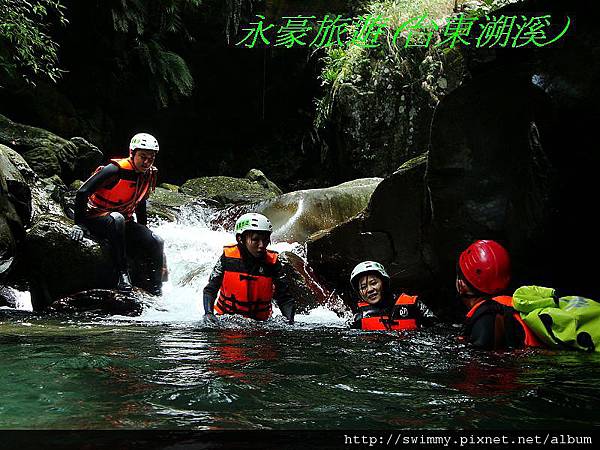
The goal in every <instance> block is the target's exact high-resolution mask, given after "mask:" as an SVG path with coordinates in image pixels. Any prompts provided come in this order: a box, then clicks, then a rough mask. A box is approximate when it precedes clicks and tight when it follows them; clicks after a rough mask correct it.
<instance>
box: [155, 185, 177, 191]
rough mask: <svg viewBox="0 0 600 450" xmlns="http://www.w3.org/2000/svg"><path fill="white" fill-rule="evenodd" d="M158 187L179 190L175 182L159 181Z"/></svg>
mask: <svg viewBox="0 0 600 450" xmlns="http://www.w3.org/2000/svg"><path fill="white" fill-rule="evenodd" d="M158 187H161V188H163V189H166V190H168V191H171V192H179V186H177V185H176V184H171V183H161V184H159V185H158Z"/></svg>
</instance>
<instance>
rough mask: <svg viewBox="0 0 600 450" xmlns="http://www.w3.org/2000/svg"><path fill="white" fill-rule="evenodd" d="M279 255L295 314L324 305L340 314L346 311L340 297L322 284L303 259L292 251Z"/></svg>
mask: <svg viewBox="0 0 600 450" xmlns="http://www.w3.org/2000/svg"><path fill="white" fill-rule="evenodd" d="M279 256H280V261H281V264H282V266H283V272H284V274H285V277H286V281H287V283H288V288H289V290H290V294H291V295H292V297H293V298H294V299H296V313H297V314H307V313H308V312H309V311H310V310H312V309H315V308H317V307H325V308H327V309H329V310H331V311H334V312H335V313H336V314H338V315H340V316H341V315H343V314H344V313H345V312H346V311H347V308H346V307H345V305H344V303H343V302H342V301H341V300H340V298H339V297H338V296H336V295H335V292H334V291H330V290H329V289H328V288H327V287H325V286H324V285H323V283H322V282H321V280H319V277H318V276H317V274H316V273H315V272H314V271H313V270H312V269H311V268H310V267H309V266H308V264H307V263H306V261H305V260H303V259H302V258H300V257H299V256H298V255H296V254H295V253H292V252H282V253H281V254H280V255H279Z"/></svg>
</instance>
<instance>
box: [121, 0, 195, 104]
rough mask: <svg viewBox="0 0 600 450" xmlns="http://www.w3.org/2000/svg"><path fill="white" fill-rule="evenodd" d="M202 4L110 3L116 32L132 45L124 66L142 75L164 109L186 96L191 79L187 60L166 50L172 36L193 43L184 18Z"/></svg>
mask: <svg viewBox="0 0 600 450" xmlns="http://www.w3.org/2000/svg"><path fill="white" fill-rule="evenodd" d="M201 5H202V0H162V1H160V2H145V1H142V0H113V1H111V16H112V22H113V28H114V30H115V32H116V33H117V34H119V35H121V36H122V37H123V38H125V40H126V41H128V42H131V43H132V44H133V45H131V46H130V47H129V49H128V50H127V51H126V53H125V56H124V61H123V65H124V66H131V65H132V64H135V66H136V67H138V68H137V70H136V72H140V73H142V74H144V77H145V79H146V82H147V83H148V85H149V89H150V90H151V91H153V92H155V94H156V100H157V102H158V104H159V106H161V107H165V106H167V105H168V104H169V102H170V101H171V100H173V99H176V98H178V97H181V96H189V95H190V94H191V93H192V90H193V88H194V78H193V76H192V74H191V72H190V69H189V67H188V65H187V63H186V61H185V60H184V59H183V58H182V57H181V56H180V55H179V54H177V53H176V52H175V51H173V50H170V49H169V48H168V45H167V43H168V42H169V40H170V39H171V38H172V37H177V38H180V39H181V38H183V40H184V41H186V42H192V41H193V40H194V39H193V36H192V35H191V34H190V32H189V31H188V29H187V27H186V24H185V20H184V17H185V15H186V14H187V13H188V12H193V11H194V10H195V9H197V8H198V7H200V6H201Z"/></svg>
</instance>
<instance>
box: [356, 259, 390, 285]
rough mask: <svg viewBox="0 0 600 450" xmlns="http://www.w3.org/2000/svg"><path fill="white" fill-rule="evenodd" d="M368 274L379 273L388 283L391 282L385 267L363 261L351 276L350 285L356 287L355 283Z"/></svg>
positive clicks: (373, 262)
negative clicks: (361, 276)
mask: <svg viewBox="0 0 600 450" xmlns="http://www.w3.org/2000/svg"><path fill="white" fill-rule="evenodd" d="M366 272H377V273H379V274H380V275H381V276H382V277H383V278H385V279H386V280H387V281H390V276H389V275H388V273H387V272H386V271H385V269H384V268H383V266H382V265H381V264H379V263H378V262H375V261H363V262H361V263H360V264H357V265H356V267H355V268H354V269H353V270H352V273H351V274H350V284H351V285H352V286H353V287H354V281H355V280H356V279H357V278H358V277H359V276H360V275H362V274H364V273H366Z"/></svg>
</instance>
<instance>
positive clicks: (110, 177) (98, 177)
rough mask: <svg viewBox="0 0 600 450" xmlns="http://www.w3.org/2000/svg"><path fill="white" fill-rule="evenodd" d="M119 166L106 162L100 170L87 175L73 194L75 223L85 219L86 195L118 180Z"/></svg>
mask: <svg viewBox="0 0 600 450" xmlns="http://www.w3.org/2000/svg"><path fill="white" fill-rule="evenodd" d="M118 176H119V166H117V165H116V164H108V165H106V166H104V168H102V170H100V172H98V173H96V174H94V175H92V176H91V177H89V178H88V179H87V180H86V181H85V183H83V184H82V185H81V187H80V188H79V189H78V190H77V193H76V194H75V223H77V224H80V223H82V222H83V220H84V219H85V213H86V208H87V202H88V197H89V196H90V195H92V194H93V193H94V192H96V191H97V190H98V189H99V188H101V187H108V186H110V185H111V184H112V183H114V182H115V181H117V180H118Z"/></svg>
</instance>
